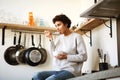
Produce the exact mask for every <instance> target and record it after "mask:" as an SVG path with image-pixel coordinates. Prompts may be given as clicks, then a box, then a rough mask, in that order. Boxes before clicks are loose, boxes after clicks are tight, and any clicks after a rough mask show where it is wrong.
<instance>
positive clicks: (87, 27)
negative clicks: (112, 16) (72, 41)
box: [74, 19, 108, 35]
mask: <svg viewBox="0 0 120 80" xmlns="http://www.w3.org/2000/svg"><path fill="white" fill-rule="evenodd" d="M106 21H108V20H103V19H91V20H89V21H87V22H86V23H84V24H83V25H81V26H80V27H77V28H76V29H75V30H74V31H75V32H77V33H80V34H82V35H83V34H85V33H86V32H88V31H89V30H92V29H94V28H96V27H98V26H99V25H101V24H103V23H104V22H106ZM83 30H86V31H83Z"/></svg>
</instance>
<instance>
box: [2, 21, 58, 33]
mask: <svg viewBox="0 0 120 80" xmlns="http://www.w3.org/2000/svg"><path fill="white" fill-rule="evenodd" d="M4 27H6V29H12V30H24V31H34V32H43V31H44V30H50V31H52V32H55V31H56V29H55V28H52V27H40V26H28V25H20V24H8V23H0V28H4Z"/></svg>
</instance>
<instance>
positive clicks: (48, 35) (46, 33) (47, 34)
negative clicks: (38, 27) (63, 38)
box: [44, 30, 53, 40]
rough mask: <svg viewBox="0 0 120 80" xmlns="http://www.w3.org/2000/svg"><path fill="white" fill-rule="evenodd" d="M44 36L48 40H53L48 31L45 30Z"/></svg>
mask: <svg viewBox="0 0 120 80" xmlns="http://www.w3.org/2000/svg"><path fill="white" fill-rule="evenodd" d="M44 34H45V36H46V37H48V38H49V39H50V40H53V38H52V32H50V31H48V30H45V31H44Z"/></svg>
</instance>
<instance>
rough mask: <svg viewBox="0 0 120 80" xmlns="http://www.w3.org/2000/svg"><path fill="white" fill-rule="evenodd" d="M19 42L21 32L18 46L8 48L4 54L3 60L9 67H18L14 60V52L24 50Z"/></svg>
mask: <svg viewBox="0 0 120 80" xmlns="http://www.w3.org/2000/svg"><path fill="white" fill-rule="evenodd" d="M20 41H21V32H20V33H19V40H18V45H16V46H10V47H8V48H7V49H6V50H5V52H4V59H5V61H6V62H7V63H8V64H10V65H18V64H19V63H18V62H17V60H16V51H18V50H19V49H22V48H24V47H23V46H22V45H20Z"/></svg>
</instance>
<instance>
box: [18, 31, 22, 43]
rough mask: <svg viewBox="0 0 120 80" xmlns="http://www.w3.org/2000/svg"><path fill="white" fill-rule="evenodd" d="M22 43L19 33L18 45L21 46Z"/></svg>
mask: <svg viewBox="0 0 120 80" xmlns="http://www.w3.org/2000/svg"><path fill="white" fill-rule="evenodd" d="M20 42H21V32H20V33H19V39H18V45H20Z"/></svg>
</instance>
